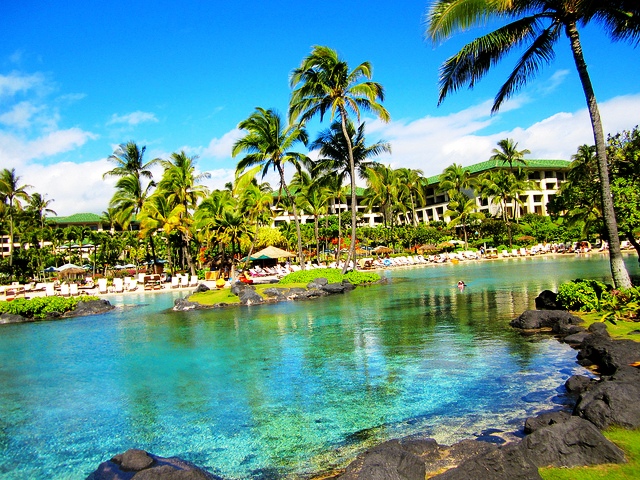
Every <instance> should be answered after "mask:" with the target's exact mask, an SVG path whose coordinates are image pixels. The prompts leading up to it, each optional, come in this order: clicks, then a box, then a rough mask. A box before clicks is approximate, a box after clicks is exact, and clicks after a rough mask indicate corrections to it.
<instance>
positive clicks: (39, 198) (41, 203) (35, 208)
mask: <svg viewBox="0 0 640 480" xmlns="http://www.w3.org/2000/svg"><path fill="white" fill-rule="evenodd" d="M46 197H47V196H46V195H40V194H39V193H37V192H36V193H34V194H33V195H31V199H30V200H29V207H28V209H29V210H30V211H31V212H32V213H33V214H34V216H35V220H36V221H37V222H38V226H39V227H40V238H39V248H38V275H40V273H41V272H42V267H43V266H42V248H44V225H45V222H46V217H47V214H48V213H49V214H51V215H58V214H57V213H56V212H54V211H53V210H52V209H50V208H49V206H50V205H51V203H53V199H51V200H47V198H46Z"/></svg>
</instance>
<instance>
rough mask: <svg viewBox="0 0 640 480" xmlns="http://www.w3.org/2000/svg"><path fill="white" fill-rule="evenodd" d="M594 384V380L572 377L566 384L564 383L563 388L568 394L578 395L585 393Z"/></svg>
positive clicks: (577, 376)
mask: <svg viewBox="0 0 640 480" xmlns="http://www.w3.org/2000/svg"><path fill="white" fill-rule="evenodd" d="M595 383H596V380H593V379H591V378H589V377H585V376H584V375H572V376H570V377H569V379H568V380H567V381H566V382H564V386H565V388H566V389H567V392H569V393H570V394H572V395H580V394H581V393H584V392H586V391H587V390H588V389H589V387H591V385H592V384H595Z"/></svg>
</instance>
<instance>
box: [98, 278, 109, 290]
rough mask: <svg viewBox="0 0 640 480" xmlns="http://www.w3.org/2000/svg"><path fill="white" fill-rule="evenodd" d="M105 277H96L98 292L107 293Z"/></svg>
mask: <svg viewBox="0 0 640 480" xmlns="http://www.w3.org/2000/svg"><path fill="white" fill-rule="evenodd" d="M107 292H108V290H107V279H106V278H99V279H98V293H107Z"/></svg>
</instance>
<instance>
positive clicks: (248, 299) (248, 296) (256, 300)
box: [238, 288, 264, 305]
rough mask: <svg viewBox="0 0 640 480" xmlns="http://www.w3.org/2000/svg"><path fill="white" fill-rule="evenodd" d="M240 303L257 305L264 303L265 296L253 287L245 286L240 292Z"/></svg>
mask: <svg viewBox="0 0 640 480" xmlns="http://www.w3.org/2000/svg"><path fill="white" fill-rule="evenodd" d="M238 298H239V299H240V305H257V304H260V303H262V302H263V301H264V300H263V298H262V297H261V296H260V295H259V294H258V293H257V292H256V291H255V290H254V289H251V288H245V289H243V290H242V291H240V293H239V294H238Z"/></svg>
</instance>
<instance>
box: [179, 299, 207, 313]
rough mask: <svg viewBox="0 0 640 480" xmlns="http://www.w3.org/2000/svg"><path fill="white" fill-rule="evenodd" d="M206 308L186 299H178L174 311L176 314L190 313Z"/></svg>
mask: <svg viewBox="0 0 640 480" xmlns="http://www.w3.org/2000/svg"><path fill="white" fill-rule="evenodd" d="M202 308H204V305H201V304H200V303H195V302H190V301H189V300H187V299H186V298H177V299H176V300H175V301H174V302H173V310H174V311H175V312H188V311H189V310H199V309H202Z"/></svg>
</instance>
